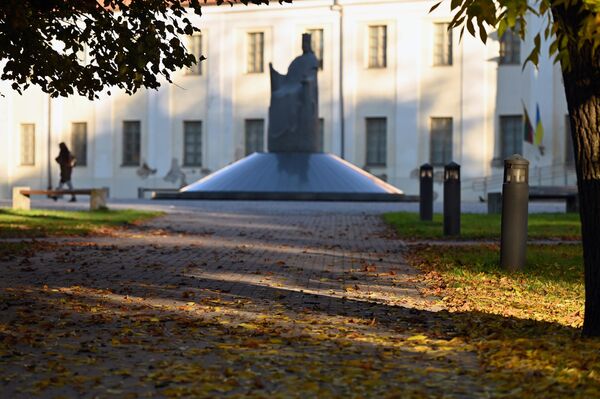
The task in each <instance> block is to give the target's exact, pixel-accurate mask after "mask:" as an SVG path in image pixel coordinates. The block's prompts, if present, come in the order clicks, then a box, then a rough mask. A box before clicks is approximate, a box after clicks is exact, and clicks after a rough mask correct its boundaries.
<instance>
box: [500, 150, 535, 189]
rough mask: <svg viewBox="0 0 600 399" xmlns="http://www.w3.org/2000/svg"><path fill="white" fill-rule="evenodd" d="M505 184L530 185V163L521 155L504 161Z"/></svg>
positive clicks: (515, 155)
mask: <svg viewBox="0 0 600 399" xmlns="http://www.w3.org/2000/svg"><path fill="white" fill-rule="evenodd" d="M504 183H507V184H510V183H529V161H528V160H526V159H525V158H523V157H522V156H521V155H519V154H514V155H512V156H510V157H508V158H506V159H505V160H504Z"/></svg>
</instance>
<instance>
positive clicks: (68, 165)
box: [55, 144, 75, 183]
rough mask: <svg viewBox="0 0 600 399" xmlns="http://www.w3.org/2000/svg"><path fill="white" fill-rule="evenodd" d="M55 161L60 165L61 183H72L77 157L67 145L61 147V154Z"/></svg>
mask: <svg viewBox="0 0 600 399" xmlns="http://www.w3.org/2000/svg"><path fill="white" fill-rule="evenodd" d="M55 160H56V162H57V163H58V164H59V165H60V182H61V183H66V182H68V181H70V180H71V173H72V172H73V166H75V157H74V156H73V154H71V151H69V149H68V148H67V146H66V145H64V144H63V145H61V146H60V153H59V154H58V156H57V157H56V159H55Z"/></svg>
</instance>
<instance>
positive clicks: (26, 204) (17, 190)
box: [12, 187, 31, 211]
mask: <svg viewBox="0 0 600 399" xmlns="http://www.w3.org/2000/svg"><path fill="white" fill-rule="evenodd" d="M29 189H30V188H29V187H13V192H12V209H15V210H23V211H28V210H30V209H31V200H30V199H29V196H27V195H23V194H21V190H29Z"/></svg>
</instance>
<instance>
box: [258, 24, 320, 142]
mask: <svg viewBox="0 0 600 399" xmlns="http://www.w3.org/2000/svg"><path fill="white" fill-rule="evenodd" d="M302 52H303V54H302V55H301V56H299V57H296V59H294V61H292V63H291V64H290V66H289V68H288V72H287V75H282V74H280V73H279V72H277V71H276V70H275V69H273V65H272V64H271V63H269V69H270V71H271V105H270V107H269V132H268V148H269V152H318V151H319V142H318V138H319V135H318V133H319V98H318V87H317V71H318V68H319V62H318V60H317V57H316V56H315V54H314V52H313V51H312V48H311V44H310V35H309V34H303V35H302Z"/></svg>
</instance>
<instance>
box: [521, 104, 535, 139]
mask: <svg viewBox="0 0 600 399" xmlns="http://www.w3.org/2000/svg"><path fill="white" fill-rule="evenodd" d="M523 114H524V115H525V117H524V118H523V140H525V141H526V142H528V143H531V144H533V125H532V124H531V119H529V114H528V113H527V107H525V103H523Z"/></svg>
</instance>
